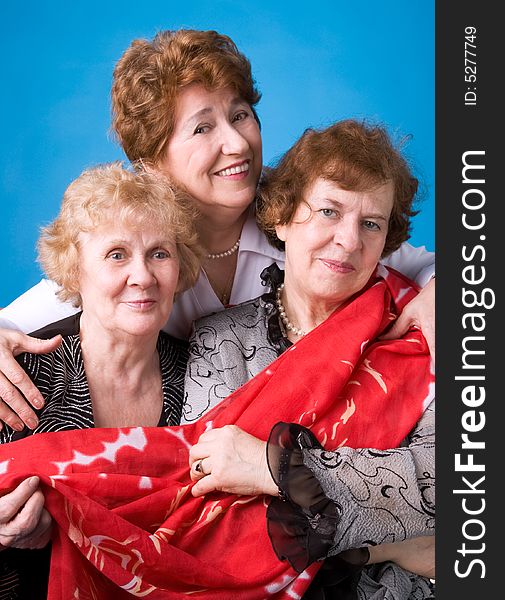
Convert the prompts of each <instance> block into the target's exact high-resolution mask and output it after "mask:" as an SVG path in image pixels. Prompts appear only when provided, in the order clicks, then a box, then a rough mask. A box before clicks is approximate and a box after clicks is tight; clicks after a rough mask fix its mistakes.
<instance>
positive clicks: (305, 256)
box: [276, 179, 394, 309]
mask: <svg viewBox="0 0 505 600" xmlns="http://www.w3.org/2000/svg"><path fill="white" fill-rule="evenodd" d="M393 197H394V191H393V185H392V184H391V183H387V184H385V185H381V186H379V187H377V188H375V189H373V190H370V191H366V192H356V191H347V190H343V189H342V188H340V187H339V185H338V184H336V183H334V182H332V181H328V180H325V179H317V180H316V181H315V182H314V183H313V184H312V185H311V186H310V187H309V188H308V189H307V191H306V193H305V195H304V202H302V203H300V205H299V206H298V208H297V210H296V212H295V215H294V218H293V219H292V221H291V222H290V223H289V224H288V225H278V226H277V227H276V231H277V236H278V237H279V239H281V240H283V241H284V242H285V244H286V267H285V269H286V271H285V284H286V292H290V293H291V297H293V296H296V297H297V298H298V299H299V300H298V301H300V300H301V301H304V302H311V303H316V304H317V303H318V302H321V303H323V304H326V305H331V307H332V309H335V308H336V307H337V306H338V305H339V304H341V303H342V302H344V301H346V300H347V299H348V298H350V297H351V296H352V295H353V294H355V293H356V292H358V291H359V290H361V288H363V286H364V285H365V284H366V283H367V281H368V279H369V278H370V276H371V275H372V273H373V271H374V269H375V267H376V266H377V263H378V261H379V259H380V257H381V254H382V251H383V248H384V244H385V241H386V235H387V232H388V222H389V216H390V214H391V210H392V208H393ZM309 207H310V208H309Z"/></svg>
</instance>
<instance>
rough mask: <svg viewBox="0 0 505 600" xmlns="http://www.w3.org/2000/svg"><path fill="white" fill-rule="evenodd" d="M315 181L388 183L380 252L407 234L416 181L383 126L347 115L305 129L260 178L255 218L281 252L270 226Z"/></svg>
mask: <svg viewBox="0 0 505 600" xmlns="http://www.w3.org/2000/svg"><path fill="white" fill-rule="evenodd" d="M316 179H326V180H328V181H333V182H335V183H338V185H339V186H340V187H342V188H343V189H345V190H350V191H368V190H370V189H373V188H375V187H377V186H379V185H382V184H384V183H387V182H388V181H392V182H393V186H394V201H393V209H392V211H391V216H390V219H389V227H388V233H387V237H386V243H385V246H384V250H383V253H382V256H387V255H388V254H390V253H391V252H394V251H395V250H397V249H398V248H399V247H400V245H401V244H402V243H403V242H404V241H405V240H407V239H408V238H409V237H410V218H411V217H412V216H414V215H416V214H417V212H418V211H415V210H413V209H412V205H413V201H414V197H415V196H416V193H417V189H418V180H417V179H416V178H415V177H413V176H412V174H411V171H410V168H409V166H408V164H407V161H406V160H405V159H404V158H403V156H402V155H401V154H400V152H399V150H397V149H396V148H395V147H394V146H393V144H392V142H391V139H390V137H389V135H388V133H387V131H386V129H385V128H384V127H381V126H379V125H371V124H367V123H366V122H359V121H356V120H353V119H348V120H344V121H339V122H337V123H335V124H333V125H331V126H330V127H327V128H326V129H321V130H317V129H307V130H306V131H305V132H304V133H303V135H302V136H301V137H300V139H299V140H298V141H297V142H296V143H295V144H294V145H293V146H292V148H290V150H288V151H287V152H286V153H285V154H284V155H283V156H282V158H281V159H280V160H279V162H278V164H277V166H276V167H274V168H269V169H266V170H265V173H264V176H263V178H262V180H261V182H260V187H259V199H258V203H257V221H258V225H259V227H260V228H261V229H262V230H263V231H264V232H265V233H266V235H267V237H268V239H269V240H270V242H271V243H272V245H274V246H276V247H277V248H279V249H281V250H283V249H284V243H283V242H282V241H281V240H279V239H278V238H277V236H276V235H275V226H276V225H279V224H280V225H285V224H288V223H290V222H291V220H292V218H293V216H294V214H295V212H296V209H297V208H298V206H299V204H300V203H301V202H303V201H304V197H305V194H306V192H307V189H308V188H309V187H310V186H311V185H312V184H313V183H314V182H315V180H316Z"/></svg>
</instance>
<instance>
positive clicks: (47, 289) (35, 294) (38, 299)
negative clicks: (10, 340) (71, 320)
mask: <svg viewBox="0 0 505 600" xmlns="http://www.w3.org/2000/svg"><path fill="white" fill-rule="evenodd" d="M57 290H58V286H57V285H56V284H55V283H54V282H53V281H49V280H47V279H42V280H41V281H40V282H39V283H38V284H37V285H35V286H33V287H32V288H31V289H29V290H28V291H27V292H25V293H24V294H22V295H21V296H20V297H19V298H17V299H16V300H14V301H13V302H11V303H10V304H9V305H8V306H6V307H5V308H3V309H2V310H0V328H3V329H17V330H19V331H22V332H23V333H29V332H30V331H36V330H37V329H41V328H42V327H44V326H45V325H49V323H53V322H54V321H59V320H60V319H63V318H64V317H68V316H70V315H74V314H75V313H76V312H78V310H79V309H78V308H75V307H74V306H72V305H71V304H68V303H64V302H60V300H58V296H56V291H57Z"/></svg>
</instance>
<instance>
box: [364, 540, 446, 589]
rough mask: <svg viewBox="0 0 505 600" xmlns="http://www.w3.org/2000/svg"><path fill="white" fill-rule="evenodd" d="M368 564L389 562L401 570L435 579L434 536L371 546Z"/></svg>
mask: <svg viewBox="0 0 505 600" xmlns="http://www.w3.org/2000/svg"><path fill="white" fill-rule="evenodd" d="M369 550H370V560H369V561H368V564H374V563H378V562H386V561H391V562H394V563H396V564H397V565H398V566H399V567H401V568H402V569H405V570H407V571H410V572H411V573H415V574H416V575H421V576H422V577H429V578H430V579H435V536H434V535H428V536H423V537H416V538H411V539H410V540H405V541H403V542H396V543H395V544H380V545H379V546H371V547H370V548H369Z"/></svg>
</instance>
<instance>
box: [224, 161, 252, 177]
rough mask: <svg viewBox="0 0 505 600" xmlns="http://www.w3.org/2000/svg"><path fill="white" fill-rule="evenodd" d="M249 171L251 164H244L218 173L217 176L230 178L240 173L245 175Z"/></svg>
mask: <svg viewBox="0 0 505 600" xmlns="http://www.w3.org/2000/svg"><path fill="white" fill-rule="evenodd" d="M247 171H249V163H248V162H244V163H242V164H241V165H237V166H235V167H229V168H228V169H223V170H222V171H218V172H217V173H216V175H219V176H220V177H229V176H230V175H238V174H239V173H245V172H247Z"/></svg>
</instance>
